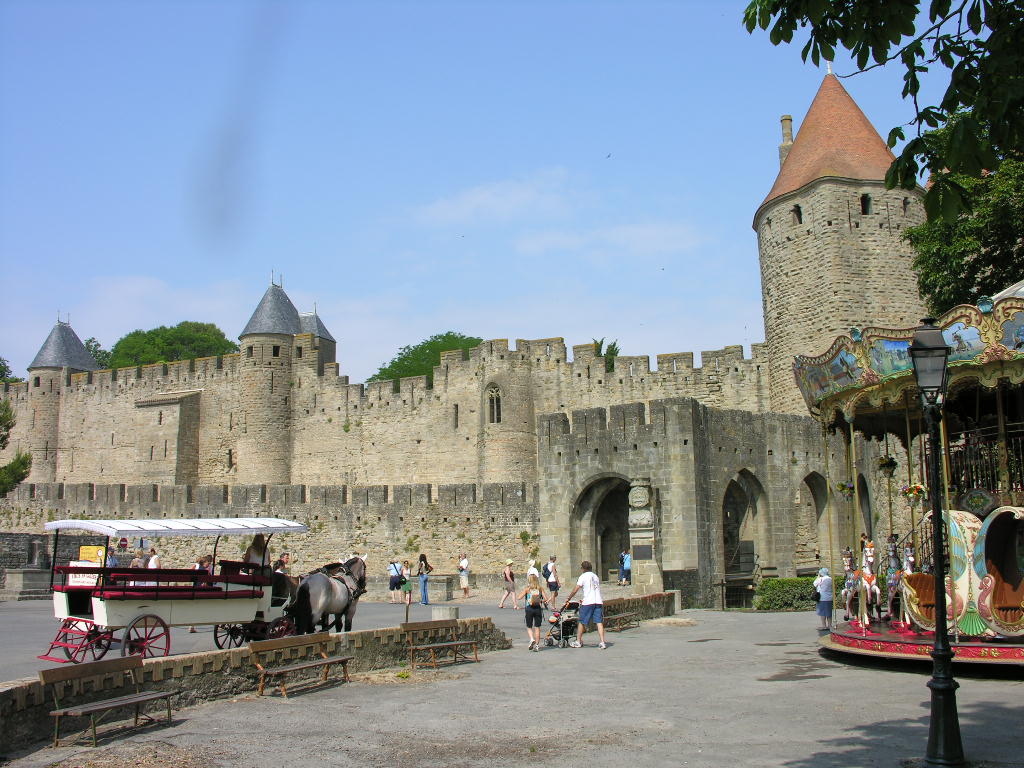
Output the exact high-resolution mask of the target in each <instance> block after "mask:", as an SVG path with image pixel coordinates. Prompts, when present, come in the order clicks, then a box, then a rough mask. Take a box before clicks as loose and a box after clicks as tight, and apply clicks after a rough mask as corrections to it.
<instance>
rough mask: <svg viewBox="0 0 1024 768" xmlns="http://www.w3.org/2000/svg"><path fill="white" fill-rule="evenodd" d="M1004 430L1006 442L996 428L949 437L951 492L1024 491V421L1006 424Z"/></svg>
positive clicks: (975, 430) (959, 433)
mask: <svg viewBox="0 0 1024 768" xmlns="http://www.w3.org/2000/svg"><path fill="white" fill-rule="evenodd" d="M1005 429H1006V439H1005V441H1003V440H1001V439H1000V435H999V428H998V427H997V426H994V425H993V426H988V427H980V428H978V429H972V430H965V431H962V432H956V433H953V434H951V435H950V436H949V453H948V460H949V484H950V490H951V491H956V492H963V491H966V490H970V489H972V488H981V489H983V490H986V491H990V492H994V493H1000V492H1004V493H1005V492H1015V493H1021V492H1024V422H1017V423H1014V424H1007V425H1006V427H1005ZM1004 446H1005V454H1004ZM1004 456H1005V458H1004ZM1004 461H1005V467H1004Z"/></svg>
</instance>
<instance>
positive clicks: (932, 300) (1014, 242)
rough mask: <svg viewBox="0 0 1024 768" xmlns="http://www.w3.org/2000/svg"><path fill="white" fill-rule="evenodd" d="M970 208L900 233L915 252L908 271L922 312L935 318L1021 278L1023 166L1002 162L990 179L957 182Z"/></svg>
mask: <svg viewBox="0 0 1024 768" xmlns="http://www.w3.org/2000/svg"><path fill="white" fill-rule="evenodd" d="M956 182H957V183H958V184H960V185H962V186H963V188H964V190H965V191H966V193H967V196H968V199H969V200H970V203H971V208H970V210H969V211H968V212H965V213H962V214H961V215H960V216H958V217H957V219H956V220H955V221H952V222H948V221H946V220H944V219H941V220H936V221H928V222H926V223H924V224H921V225H919V226H917V227H911V228H909V229H907V230H906V233H905V237H906V239H907V240H908V241H910V244H911V245H912V246H913V247H914V250H915V251H916V252H917V253H916V255H915V257H914V269H915V270H916V271H917V274H918V287H919V289H920V291H921V295H922V296H923V297H924V299H925V301H926V302H927V304H928V309H929V310H930V311H931V312H933V313H935V315H941V314H942V313H943V312H945V311H946V310H948V309H950V308H952V307H954V306H956V305H957V304H976V303H977V301H978V298H979V297H980V296H991V295H992V294H994V293H998V292H999V291H1001V290H1002V289H1003V288H1006V287H1007V286H1009V285H1012V284H1013V283H1015V282H1017V281H1018V280H1020V279H1021V277H1024V274H1022V272H1021V265H1022V264H1024V237H1022V234H1021V233H1024V162H1022V161H1020V160H1016V159H1006V160H1004V161H1003V162H1002V163H1001V164H1000V166H999V170H998V171H996V172H995V173H990V174H986V175H984V176H982V177H980V178H972V177H969V176H958V177H957V178H956Z"/></svg>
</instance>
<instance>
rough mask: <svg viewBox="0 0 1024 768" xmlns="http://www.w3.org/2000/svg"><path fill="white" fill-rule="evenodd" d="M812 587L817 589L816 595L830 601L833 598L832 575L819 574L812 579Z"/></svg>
mask: <svg viewBox="0 0 1024 768" xmlns="http://www.w3.org/2000/svg"><path fill="white" fill-rule="evenodd" d="M814 588H815V589H816V590H818V595H819V596H820V597H821V599H822V600H826V601H829V602H831V601H832V599H833V595H832V577H831V576H819V577H818V578H816V579H815V580H814Z"/></svg>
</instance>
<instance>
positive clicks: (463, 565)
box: [459, 557, 469, 573]
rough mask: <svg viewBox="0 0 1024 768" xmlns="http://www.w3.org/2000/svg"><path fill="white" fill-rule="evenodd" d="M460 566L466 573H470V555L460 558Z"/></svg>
mask: <svg viewBox="0 0 1024 768" xmlns="http://www.w3.org/2000/svg"><path fill="white" fill-rule="evenodd" d="M459 568H461V569H462V570H463V571H465V572H466V573H469V558H468V557H464V558H462V559H461V560H459Z"/></svg>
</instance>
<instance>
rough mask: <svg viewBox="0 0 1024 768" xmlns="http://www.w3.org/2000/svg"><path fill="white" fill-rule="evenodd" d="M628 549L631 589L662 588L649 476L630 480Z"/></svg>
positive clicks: (642, 592)
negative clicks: (630, 560) (631, 566)
mask: <svg viewBox="0 0 1024 768" xmlns="http://www.w3.org/2000/svg"><path fill="white" fill-rule="evenodd" d="M629 486H630V487H629V550H630V552H631V553H632V555H633V591H634V592H635V593H636V594H638V595H649V594H652V593H655V592H662V591H664V582H663V580H662V577H661V566H660V565H658V559H659V552H658V541H657V539H658V531H657V526H656V515H655V510H654V503H653V494H652V493H651V480H650V478H648V477H635V478H632V479H631V480H630V481H629Z"/></svg>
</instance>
